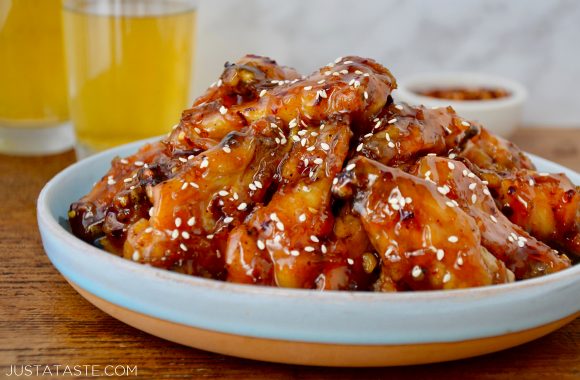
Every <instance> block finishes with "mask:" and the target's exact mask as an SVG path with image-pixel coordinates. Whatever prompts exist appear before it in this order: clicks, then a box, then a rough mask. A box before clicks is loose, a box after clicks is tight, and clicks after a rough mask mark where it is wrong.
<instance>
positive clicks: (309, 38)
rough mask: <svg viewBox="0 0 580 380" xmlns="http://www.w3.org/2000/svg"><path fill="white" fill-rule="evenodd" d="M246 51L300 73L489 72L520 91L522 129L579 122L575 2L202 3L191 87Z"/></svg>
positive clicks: (198, 87)
mask: <svg viewBox="0 0 580 380" xmlns="http://www.w3.org/2000/svg"><path fill="white" fill-rule="evenodd" d="M246 53H254V54H260V55H267V56H270V57H272V58H274V59H276V60H277V61H278V63H280V64H284V65H289V66H293V67H295V68H297V69H298V70H300V71H301V72H302V73H303V74H307V73H310V72H311V71H313V70H315V69H316V68H318V67H319V66H321V65H324V64H326V63H328V62H330V61H332V60H334V58H336V57H338V56H342V55H347V54H354V55H361V56H365V57H370V58H374V59H376V60H377V61H379V62H380V63H382V64H383V65H385V66H386V67H388V68H389V69H390V70H391V71H392V72H393V74H394V75H395V76H396V77H397V78H398V79H404V78H405V77H407V76H410V75H412V74H416V73H420V72H434V71H438V72H439V71H457V70H460V71H477V72H484V73H490V74H498V75H501V76H504V77H508V78H511V79H514V80H517V81H519V82H521V83H522V84H524V85H525V87H526V88H527V89H528V91H529V99H528V101H527V103H526V104H525V108H524V119H523V124H524V125H525V126H536V125H541V126H561V127H577V126H579V125H580V98H579V97H578V95H577V94H578V90H579V89H580V1H575V0H552V1H541V0H510V1H504V0H471V1H457V0H439V1H428V0H405V1H403V0H294V1H272V0H244V1H239V0H211V1H210V0H207V1H203V0H202V1H201V2H200V4H199V11H198V35H197V53H196V55H197V57H196V67H195V83H194V89H195V90H194V93H195V94H196V95H197V94H200V93H201V92H202V91H203V90H204V89H205V88H206V87H207V86H208V85H209V84H210V83H211V82H213V81H215V78H217V76H218V75H219V74H220V72H221V70H222V68H223V63H224V62H225V61H228V60H229V61H235V60H236V59H238V57H240V56H242V55H244V54H246Z"/></svg>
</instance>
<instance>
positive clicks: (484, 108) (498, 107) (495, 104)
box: [393, 72, 528, 137]
mask: <svg viewBox="0 0 580 380" xmlns="http://www.w3.org/2000/svg"><path fill="white" fill-rule="evenodd" d="M449 87H471V88H473V87H489V88H502V89H504V90H506V91H508V92H509V95H508V96H507V97H504V98H499V99H492V100H469V101H457V100H448V99H438V98H432V97H429V96H424V95H419V94H418V93H417V91H424V90H430V89H434V88H449ZM527 96H528V95H527V91H526V89H525V88H524V86H522V85H521V84H519V83H517V82H515V81H512V80H510V79H506V78H502V77H498V76H495V75H488V74H481V73H469V72H448V73H426V74H419V75H414V76H412V77H408V78H404V79H403V80H401V81H400V82H399V88H398V89H397V90H396V91H395V92H394V93H393V97H394V98H395V101H398V102H406V103H409V104H423V105H425V106H428V107H442V106H449V105H450V106H452V107H453V108H454V109H455V111H456V112H457V113H458V114H459V115H460V116H462V117H464V118H466V119H468V120H472V121H477V122H480V123H481V124H482V125H483V126H484V127H486V128H487V129H489V130H491V131H492V132H494V133H497V134H498V135H500V136H504V137H507V136H509V135H510V134H511V133H512V132H513V130H514V129H515V128H517V127H518V126H520V124H521V120H522V110H523V106H524V102H525V101H526V99H527Z"/></svg>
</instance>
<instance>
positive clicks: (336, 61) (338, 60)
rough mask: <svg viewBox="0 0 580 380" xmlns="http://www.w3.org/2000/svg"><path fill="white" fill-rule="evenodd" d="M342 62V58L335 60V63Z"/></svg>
mask: <svg viewBox="0 0 580 380" xmlns="http://www.w3.org/2000/svg"><path fill="white" fill-rule="evenodd" d="M340 61H342V57H338V58H337V59H335V60H334V63H339V62H340Z"/></svg>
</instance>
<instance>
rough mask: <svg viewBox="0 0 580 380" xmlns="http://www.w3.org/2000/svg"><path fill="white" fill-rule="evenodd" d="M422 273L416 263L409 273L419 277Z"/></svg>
mask: <svg viewBox="0 0 580 380" xmlns="http://www.w3.org/2000/svg"><path fill="white" fill-rule="evenodd" d="M422 274H423V271H422V270H421V267H420V266H418V265H415V266H414V267H413V270H412V271H411V275H412V276H413V277H414V278H419V277H420V276H421V275H422Z"/></svg>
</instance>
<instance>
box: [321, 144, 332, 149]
mask: <svg viewBox="0 0 580 380" xmlns="http://www.w3.org/2000/svg"><path fill="white" fill-rule="evenodd" d="M320 147H321V148H322V149H323V150H326V151H328V150H330V145H328V144H327V143H321V144H320Z"/></svg>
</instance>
